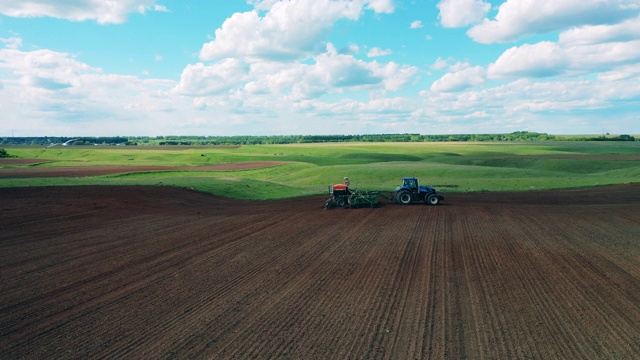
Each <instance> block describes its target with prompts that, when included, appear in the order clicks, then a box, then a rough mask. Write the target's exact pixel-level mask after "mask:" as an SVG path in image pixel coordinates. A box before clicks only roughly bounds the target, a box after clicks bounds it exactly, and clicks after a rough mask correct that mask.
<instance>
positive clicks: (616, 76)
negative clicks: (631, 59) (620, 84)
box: [598, 64, 640, 81]
mask: <svg viewBox="0 0 640 360" xmlns="http://www.w3.org/2000/svg"><path fill="white" fill-rule="evenodd" d="M631 78H640V64H631V65H625V66H621V67H619V68H617V69H615V70H612V71H607V72H604V73H601V74H598V80H601V81H620V80H627V79H631ZM639 80H640V79H639Z"/></svg>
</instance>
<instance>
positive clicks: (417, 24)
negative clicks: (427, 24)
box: [409, 20, 423, 29]
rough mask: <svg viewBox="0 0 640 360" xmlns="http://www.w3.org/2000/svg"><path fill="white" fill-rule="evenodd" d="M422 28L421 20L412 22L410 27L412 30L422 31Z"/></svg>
mask: <svg viewBox="0 0 640 360" xmlns="http://www.w3.org/2000/svg"><path fill="white" fill-rule="evenodd" d="M422 27H423V25H422V21H420V20H416V21H413V22H411V25H409V28H411V29H420V28H422Z"/></svg>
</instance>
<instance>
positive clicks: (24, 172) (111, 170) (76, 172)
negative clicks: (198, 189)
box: [0, 159, 284, 179]
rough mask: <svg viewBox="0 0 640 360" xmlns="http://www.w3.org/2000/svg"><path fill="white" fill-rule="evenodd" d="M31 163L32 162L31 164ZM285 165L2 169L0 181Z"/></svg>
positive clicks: (18, 162) (230, 164) (5, 162)
mask: <svg viewBox="0 0 640 360" xmlns="http://www.w3.org/2000/svg"><path fill="white" fill-rule="evenodd" d="M10 160H14V159H4V161H0V165H3V164H7V165H25V164H34V163H38V162H46V160H37V159H15V160H20V161H15V162H12V161H10ZM30 161H31V162H30ZM281 164H284V163H283V162H277V161H253V162H236V163H229V164H218V165H210V166H52V167H22V168H7V169H0V179H3V178H4V179H7V178H32V177H85V176H99V175H112V174H123V173H132V172H144V171H230V170H247V169H257V168H263V167H269V166H276V165H281Z"/></svg>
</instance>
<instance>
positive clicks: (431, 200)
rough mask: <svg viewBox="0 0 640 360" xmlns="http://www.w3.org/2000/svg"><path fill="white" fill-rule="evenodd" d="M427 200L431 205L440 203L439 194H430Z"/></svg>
mask: <svg viewBox="0 0 640 360" xmlns="http://www.w3.org/2000/svg"><path fill="white" fill-rule="evenodd" d="M425 202H426V203H427V204H429V205H438V203H439V202H440V198H438V195H436V194H429V195H428V196H427V197H426V199H425Z"/></svg>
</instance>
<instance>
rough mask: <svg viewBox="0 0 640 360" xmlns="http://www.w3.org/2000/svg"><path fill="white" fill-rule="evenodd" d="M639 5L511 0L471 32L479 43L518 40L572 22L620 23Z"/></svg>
mask: <svg viewBox="0 0 640 360" xmlns="http://www.w3.org/2000/svg"><path fill="white" fill-rule="evenodd" d="M630 5H636V6H630ZM637 5H638V0H562V1H558V0H536V1H529V0H507V1H505V2H504V3H503V4H502V5H500V8H499V10H498V14H497V15H496V18H495V20H489V19H484V21H483V22H482V23H480V24H478V25H476V26H474V27H472V28H471V29H469V31H468V32H467V34H468V35H469V36H470V37H471V38H472V39H473V40H475V41H477V42H479V43H495V42H509V41H515V40H518V39H520V38H522V37H523V36H526V35H532V34H544V33H547V32H550V31H556V30H563V29H567V28H570V27H572V26H580V25H600V24H613V23H617V22H619V21H621V20H623V19H627V18H630V17H634V16H635V15H636V14H638V8H637Z"/></svg>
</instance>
